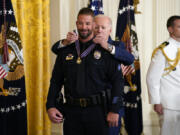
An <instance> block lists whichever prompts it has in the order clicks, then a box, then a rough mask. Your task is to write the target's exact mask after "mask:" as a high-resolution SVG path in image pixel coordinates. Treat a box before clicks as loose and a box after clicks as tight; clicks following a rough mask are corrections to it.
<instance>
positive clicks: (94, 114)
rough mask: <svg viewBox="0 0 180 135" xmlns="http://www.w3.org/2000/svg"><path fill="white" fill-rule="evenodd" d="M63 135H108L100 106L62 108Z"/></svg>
mask: <svg viewBox="0 0 180 135" xmlns="http://www.w3.org/2000/svg"><path fill="white" fill-rule="evenodd" d="M64 116H65V120H64V125H63V131H64V135H108V124H107V122H106V118H105V114H104V111H103V109H102V107H101V106H100V105H96V106H89V107H77V106H69V105H68V106H65V107H64Z"/></svg>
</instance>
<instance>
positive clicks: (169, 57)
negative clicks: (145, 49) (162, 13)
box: [146, 16, 180, 135]
mask: <svg viewBox="0 0 180 135" xmlns="http://www.w3.org/2000/svg"><path fill="white" fill-rule="evenodd" d="M167 29H168V32H169V34H170V38H169V39H168V40H167V41H166V42H164V43H163V44H162V45H160V46H159V47H158V48H156V49H155V51H154V52H153V55H152V61H151V63H150V66H149V69H148V73H147V78H146V81H147V87H148V92H149V99H150V103H151V104H154V110H155V112H157V113H158V115H159V116H160V122H161V124H160V125H161V135H180V16H171V17H170V18H169V19H168V21H167Z"/></svg>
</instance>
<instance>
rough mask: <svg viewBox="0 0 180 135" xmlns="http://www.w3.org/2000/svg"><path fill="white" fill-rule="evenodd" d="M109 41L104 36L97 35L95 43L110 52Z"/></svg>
mask: <svg viewBox="0 0 180 135" xmlns="http://www.w3.org/2000/svg"><path fill="white" fill-rule="evenodd" d="M107 41H108V39H107V38H106V37H105V36H104V35H103V34H101V33H100V34H97V35H96V37H95V38H94V39H93V42H94V43H96V44H100V45H101V47H102V48H104V49H106V50H108V42H107Z"/></svg>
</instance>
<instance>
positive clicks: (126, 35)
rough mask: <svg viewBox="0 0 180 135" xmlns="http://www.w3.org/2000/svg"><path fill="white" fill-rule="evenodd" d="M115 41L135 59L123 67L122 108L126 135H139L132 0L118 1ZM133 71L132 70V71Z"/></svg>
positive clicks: (139, 114)
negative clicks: (124, 46)
mask: <svg viewBox="0 0 180 135" xmlns="http://www.w3.org/2000/svg"><path fill="white" fill-rule="evenodd" d="M116 40H119V41H122V42H124V43H125V45H126V49H127V50H128V51H129V52H130V53H132V54H133V55H134V57H135V61H134V64H133V66H131V67H126V66H123V68H122V70H124V71H125V72H126V73H128V74H125V87H124V95H125V100H124V106H125V117H124V122H125V129H126V132H127V133H128V135H141V134H142V132H143V126H142V125H143V122H142V104H141V82H140V81H141V79H140V62H139V53H138V39H137V34H136V27H135V16H134V3H133V0H120V3H119V9H118V19H117V29H116ZM133 69H134V70H133Z"/></svg>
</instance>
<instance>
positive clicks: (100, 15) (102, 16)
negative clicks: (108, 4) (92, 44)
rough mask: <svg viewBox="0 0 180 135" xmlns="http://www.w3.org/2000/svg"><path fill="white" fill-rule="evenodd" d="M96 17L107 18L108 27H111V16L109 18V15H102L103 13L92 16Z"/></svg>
mask: <svg viewBox="0 0 180 135" xmlns="http://www.w3.org/2000/svg"><path fill="white" fill-rule="evenodd" d="M96 18H107V19H108V21H109V26H110V28H112V20H111V18H110V17H109V16H106V15H103V14H99V15H96V16H95V17H94V20H95V19H96Z"/></svg>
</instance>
